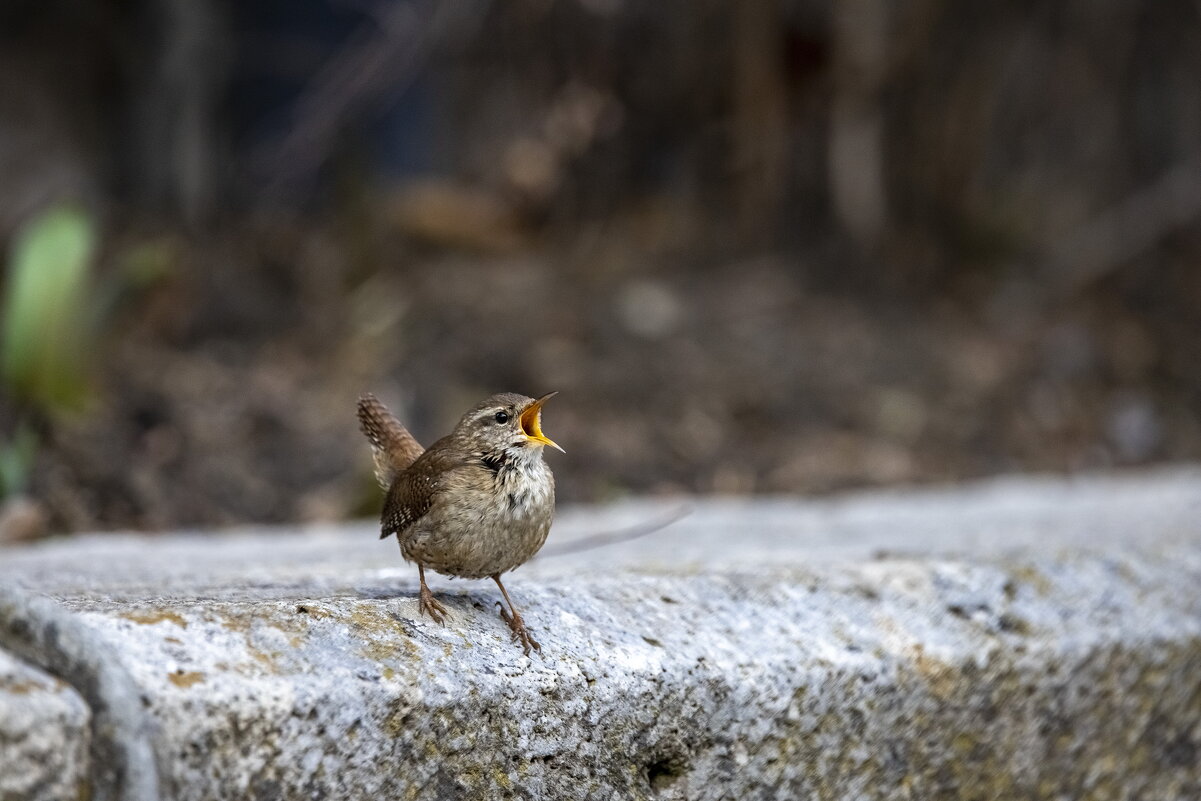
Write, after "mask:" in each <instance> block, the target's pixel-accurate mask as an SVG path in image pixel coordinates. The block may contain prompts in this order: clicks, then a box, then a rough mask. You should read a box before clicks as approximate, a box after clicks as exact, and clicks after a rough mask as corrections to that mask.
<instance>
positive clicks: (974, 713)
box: [0, 468, 1201, 799]
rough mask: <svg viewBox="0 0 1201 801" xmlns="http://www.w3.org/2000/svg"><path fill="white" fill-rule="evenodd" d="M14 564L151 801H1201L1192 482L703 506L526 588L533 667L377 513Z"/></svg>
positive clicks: (527, 572)
mask: <svg viewBox="0 0 1201 801" xmlns="http://www.w3.org/2000/svg"><path fill="white" fill-rule="evenodd" d="M662 511H663V507H661V506H659V505H657V504H653V503H649V502H641V503H631V504H625V505H621V506H618V507H615V508H613V509H609V510H591V509H589V510H584V509H581V510H573V511H570V512H568V513H567V514H565V515H564V516H563V518H562V521H561V525H560V526H559V527H558V530H557V531H556V532H552V535H551V543H552V544H553V543H555V542H556V541H560V542H561V541H563V540H566V539H570V538H571V537H572V536H576V535H582V534H584V533H586V532H588V531H592V530H595V529H598V528H608V527H613V526H619V525H624V524H628V523H632V522H636V521H639V520H645V519H647V518H652V517H655V516H656V515H658V514H660V513H661V512H662ZM5 581H7V582H17V583H19V584H21V585H23V586H25V587H27V588H36V589H39V590H40V591H42V592H45V593H47V594H49V595H50V596H52V597H54V598H55V599H56V600H58V601H59V602H60V603H62V604H63V605H65V606H66V607H67V608H68V609H70V610H71V611H73V612H74V613H75V614H76V615H78V616H79V618H80V619H81V620H83V621H84V622H85V623H86V624H87V625H88V626H89V627H91V628H92V629H94V630H95V631H96V632H97V633H99V634H100V635H101V636H102V637H103V638H104V639H105V640H106V641H107V642H109V643H111V644H112V645H113V646H114V647H115V649H116V651H117V653H119V654H120V659H121V661H122V662H123V664H124V666H125V667H126V668H127V670H128V671H129V672H130V673H131V674H132V675H133V677H134V679H135V681H136V683H137V684H138V686H139V687H140V688H141V690H142V692H143V694H144V698H145V702H146V704H147V706H148V709H149V712H150V715H151V718H152V721H153V725H154V726H155V727H156V729H157V732H156V737H155V742H156V744H157V748H158V751H159V754H158V756H159V764H160V766H161V771H162V773H163V783H164V787H163V793H164V795H165V796H168V797H173V798H182V799H191V798H196V799H200V798H217V797H224V798H287V799H291V798H296V799H300V798H458V797H466V798H507V797H514V798H587V799H593V798H595V799H616V798H621V799H625V798H636V799H637V798H648V799H649V798H688V799H710V798H712V799H717V798H748V799H754V798H764V799H770V798H782V797H785V798H787V797H796V798H809V797H812V798H823V799H844V798H845V799H858V798H868V799H871V798H881V799H883V798H914V799H921V798H962V799H990V798H1046V799H1057V798H1083V799H1124V798H1131V799H1133V798H1157V799H1158V798H1163V799H1172V798H1178V799H1187V798H1198V797H1201V471H1199V470H1197V469H1189V468H1181V469H1177V470H1172V471H1161V472H1156V473H1149V474H1143V475H1131V476H1115V477H1104V478H1092V479H1077V480H1059V479H1015V480H1002V481H994V482H988V483H983V484H979V485H973V486H970V487H966V488H960V489H953V490H930V491H919V492H909V493H885V494H873V495H861V496H853V497H848V498H840V499H833V500H824V501H813V502H800V501H793V500H788V501H785V500H780V501H745V502H744V501H704V502H697V503H696V504H695V508H694V512H693V514H692V515H691V516H690V517H688V518H687V519H685V520H683V521H681V522H679V523H677V524H675V525H674V526H672V527H671V528H669V529H667V530H664V531H661V532H659V533H657V534H655V535H653V536H650V537H647V538H644V539H641V540H638V541H634V542H628V543H624V544H620V545H615V546H612V547H610V548H608V549H601V550H595V551H590V552H588V553H583V554H576V555H571V556H564V557H559V558H546V559H541V560H538V561H536V562H535V563H532V564H531V565H529V566H528V567H526V568H523V569H522V570H520V571H518V572H517V573H515V574H514V575H513V577H512V578H511V579H510V580H509V581H507V582H506V585H507V586H508V587H509V590H510V592H511V593H512V594H513V596H514V600H515V602H516V603H517V604H518V606H519V607H520V608H522V610H523V611H524V613H525V616H526V620H527V623H528V624H529V625H530V627H531V629H532V630H533V631H534V633H535V636H536V637H538V639H539V640H540V641H541V642H542V644H543V655H542V656H537V655H535V656H533V657H532V658H528V659H527V658H526V657H524V656H523V655H522V653H521V650H520V649H519V648H518V647H516V646H515V645H514V644H512V643H511V642H509V640H508V637H507V630H506V629H505V627H504V625H503V623H502V622H501V621H500V620H499V618H498V617H497V615H496V608H495V602H496V600H497V597H496V592H495V588H494V587H492V586H490V584H489V583H485V582H447V581H445V580H439V581H438V582H437V583H436V584H435V589H436V590H437V591H439V592H441V593H442V594H443V599H444V600H445V602H446V603H447V606H448V607H449V608H450V609H451V610H452V612H453V613H454V619H453V620H452V621H451V623H450V624H449V625H447V626H446V627H440V626H437V625H435V624H432V623H431V622H429V621H428V620H427V619H422V618H420V617H419V616H418V615H417V609H416V601H415V589H416V576H415V569H413V568H411V567H408V566H405V565H404V564H403V563H402V562H401V561H400V556H399V553H398V552H397V550H396V545H395V543H394V542H389V541H384V542H379V541H377V540H376V539H375V538H374V536H373V531H372V527H371V526H369V525H361V526H351V527H345V528H316V529H310V530H306V531H300V532H292V533H291V535H288V536H281V534H280V533H279V532H267V531H257V532H256V531H252V532H232V533H228V534H222V535H216V536H173V537H163V538H148V537H140V536H117V537H112V536H110V537H91V538H82V539H74V540H70V541H65V542H62V543H49V544H44V545H41V546H37V547H25V548H22V549H19V550H8V551H4V552H0V582H5ZM0 664H2V663H0ZM0 675H3V674H0ZM0 681H3V679H0ZM4 698H6V696H4V695H3V691H2V689H0V699H4ZM77 711H78V710H77ZM4 714H7V712H5V713H4ZM0 719H3V715H0ZM77 734H78V732H75V735H77ZM75 735H73V734H72V732H71V731H70V730H67V729H64V732H63V735H62V736H63V737H64V738H67V739H71V738H72V737H73V736H75ZM73 747H80V746H73ZM5 759H7V755H5ZM6 767H7V766H6ZM6 772H7V771H6ZM2 786H4V785H0V787H2ZM45 797H53V796H51V795H46V796H45ZM58 797H70V796H69V795H63V796H58Z"/></svg>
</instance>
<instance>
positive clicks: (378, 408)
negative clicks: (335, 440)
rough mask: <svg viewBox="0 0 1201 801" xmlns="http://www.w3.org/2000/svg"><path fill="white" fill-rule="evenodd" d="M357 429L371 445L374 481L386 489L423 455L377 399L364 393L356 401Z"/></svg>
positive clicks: (413, 440)
mask: <svg viewBox="0 0 1201 801" xmlns="http://www.w3.org/2000/svg"><path fill="white" fill-rule="evenodd" d="M358 412H359V427H360V428H361V429H362V430H363V434H365V435H366V437H367V439H368V441H370V442H371V454H372V456H373V457H374V459H375V478H376V480H377V481H379V484H380V486H381V487H383V488H384V489H385V490H387V489H388V488H389V487H391V486H392V482H393V480H395V478H396V476H397V475H399V474H400V473H401V472H402V471H404V470H407V469H408V467H409V465H411V464H413V462H414V461H416V459H417V457H418V456H420V455H421V454H422V453H424V452H425V448H423V447H421V443H419V442H418V441H417V440H416V439H414V438H413V435H412V434H410V433H409V430H408V429H407V428H405V427H404V425H402V424H401V422H400V421H399V420H397V419H396V416H395V415H393V414H392V412H390V411H388V407H387V406H385V405H384V404H382V403H380V400H379V398H377V397H375V396H374V395H372V394H371V393H367V394H365V395H363V396H362V397H361V398H359V407H358Z"/></svg>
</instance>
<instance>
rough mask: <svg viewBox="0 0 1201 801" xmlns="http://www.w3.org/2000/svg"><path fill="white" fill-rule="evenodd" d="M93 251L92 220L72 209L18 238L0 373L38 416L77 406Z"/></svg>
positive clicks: (48, 216)
mask: <svg viewBox="0 0 1201 801" xmlns="http://www.w3.org/2000/svg"><path fill="white" fill-rule="evenodd" d="M95 247H96V232H95V226H94V224H93V222H92V219H91V217H89V216H88V215H87V214H86V213H85V212H84V211H83V210H81V209H79V208H77V207H75V206H69V205H63V206H57V207H54V208H52V209H50V210H48V211H46V212H44V213H42V214H41V215H39V216H38V217H36V218H34V219H33V220H32V221H30V222H29V223H28V224H27V225H26V226H24V228H22V230H21V231H19V232H18V234H17V236H16V239H15V241H14V244H13V248H12V253H11V255H10V259H9V265H8V266H9V275H8V286H7V293H6V295H5V298H4V306H3V310H4V320H3V326H4V327H3V332H4V341H3V343H0V373H2V375H3V379H4V381H5V383H6V384H7V385H8V387H9V389H10V390H11V391H12V393H13V395H14V396H15V397H16V398H18V399H20V400H23V401H26V402H29V403H32V404H34V405H36V406H39V407H41V408H43V409H54V408H62V407H72V406H76V405H78V404H79V402H80V401H81V400H82V398H83V396H84V391H85V388H86V382H85V378H86V376H85V371H84V366H85V363H86V356H85V353H86V350H87V348H88V346H89V344H90V343H89V338H90V337H89V335H90V333H91V331H90V325H89V319H90V315H88V314H87V310H86V305H87V302H88V291H89V284H90V278H91V263H92V258H93V255H94V252H95Z"/></svg>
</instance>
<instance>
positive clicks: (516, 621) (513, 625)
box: [496, 602, 542, 656]
mask: <svg viewBox="0 0 1201 801" xmlns="http://www.w3.org/2000/svg"><path fill="white" fill-rule="evenodd" d="M496 605H497V606H498V607H500V618H501V620H503V621H505V623H508V624H509V631H510V639H512V640H514V641H516V642H520V643H521V650H522V651H524V652H525V655H526V656H529V655H530V649H531V648H533V649H534V650H535V651H537V652H538V653H542V645H541V644H539V642H538V641H537V640H535V639H534V638H533V637H531V636H530V630H529V629H527V628H526V627H525V621H524V620H522V618H521V615H520V614H519V613H518V612H517V611H516V610H514V611H513V614H509V610H508V609H505V607H504V605H503V604H501V603H500V602H497V604H496Z"/></svg>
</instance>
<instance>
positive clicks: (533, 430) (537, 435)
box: [521, 392, 567, 453]
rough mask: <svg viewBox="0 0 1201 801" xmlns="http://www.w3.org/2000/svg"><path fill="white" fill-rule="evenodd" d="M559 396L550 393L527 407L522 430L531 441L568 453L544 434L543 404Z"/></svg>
mask: <svg viewBox="0 0 1201 801" xmlns="http://www.w3.org/2000/svg"><path fill="white" fill-rule="evenodd" d="M558 394H559V393H558V392H548V393H547V394H545V395H543V396H542V397H541V398H539V399H538V400H536V401H534V402H533V403H531V404H530V405H529V406H527V407H526V410H525V411H524V412H522V413H521V430H522V431H523V432H524V433H525V435H526V437H528V438H529V439H530V440H531V441H533V442H537V443H538V444H540V445H549V446H551V447H552V448H554V449H555V450H557V451H560V452H561V453H567V451H565V450H563V449H562V448H560V447H559V446H558V445H556V444H555V442H554V440H552V439H551V438H550V437H548V436H546V435H545V434H543V433H542V404H544V403H546V402H547V401H548V400H550V399H551V398H553V397H554V396H556V395H558Z"/></svg>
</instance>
